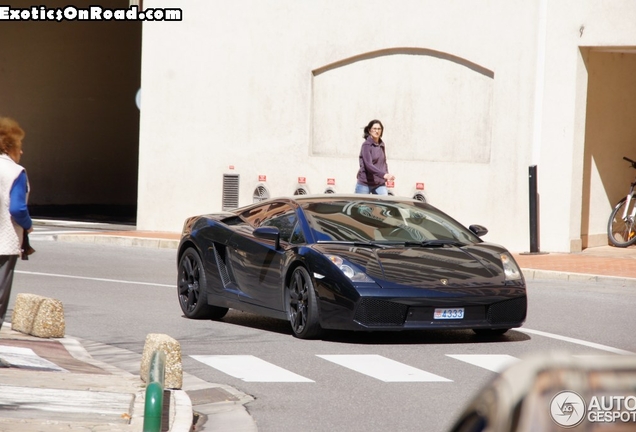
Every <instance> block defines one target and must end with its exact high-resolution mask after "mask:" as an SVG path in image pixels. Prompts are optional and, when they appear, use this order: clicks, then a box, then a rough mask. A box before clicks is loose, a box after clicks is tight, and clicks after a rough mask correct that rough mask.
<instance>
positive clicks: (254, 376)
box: [190, 355, 314, 382]
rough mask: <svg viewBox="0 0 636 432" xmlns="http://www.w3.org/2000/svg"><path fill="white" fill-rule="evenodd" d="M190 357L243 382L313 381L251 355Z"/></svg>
mask: <svg viewBox="0 0 636 432" xmlns="http://www.w3.org/2000/svg"><path fill="white" fill-rule="evenodd" d="M190 357H192V358H193V359H195V360H197V361H200V362H201V363H204V364H206V365H208V366H211V367H213V368H214V369H218V370H220V371H221V372H223V373H226V374H228V375H231V376H233V377H235V378H239V379H241V380H243V381H245V382H314V381H313V380H310V379H309V378H305V377H304V376H300V375H297V374H295V373H293V372H290V371H288V370H287V369H283V368H281V367H278V366H276V365H274V364H271V363H269V362H266V361H265V360H261V359H260V358H258V357H254V356H252V355H191V356H190Z"/></svg>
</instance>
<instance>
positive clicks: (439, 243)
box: [403, 239, 466, 247]
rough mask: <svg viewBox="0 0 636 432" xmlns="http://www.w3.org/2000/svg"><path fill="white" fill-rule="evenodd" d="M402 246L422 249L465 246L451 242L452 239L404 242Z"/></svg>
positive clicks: (457, 242)
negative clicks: (420, 247)
mask: <svg viewBox="0 0 636 432" xmlns="http://www.w3.org/2000/svg"><path fill="white" fill-rule="evenodd" d="M403 244H404V245H405V246H422V247H444V246H457V247H462V246H466V243H462V242H460V241H457V240H452V239H434V240H424V241H421V242H416V241H405V242H403Z"/></svg>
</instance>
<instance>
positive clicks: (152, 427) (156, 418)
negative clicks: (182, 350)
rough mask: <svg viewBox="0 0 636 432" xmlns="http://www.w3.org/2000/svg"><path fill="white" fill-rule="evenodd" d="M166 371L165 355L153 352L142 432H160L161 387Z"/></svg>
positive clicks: (160, 352)
mask: <svg viewBox="0 0 636 432" xmlns="http://www.w3.org/2000/svg"><path fill="white" fill-rule="evenodd" d="M165 370H166V353H165V352H163V351H159V350H158V351H155V352H154V353H153V354H152V358H151V360H150V371H149V374H148V386H147V387H146V404H145V406H144V426H143V427H144V429H143V431H144V432H160V431H161V416H162V414H163V386H164V380H165Z"/></svg>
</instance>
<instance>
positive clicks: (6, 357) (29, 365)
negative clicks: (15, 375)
mask: <svg viewBox="0 0 636 432" xmlns="http://www.w3.org/2000/svg"><path fill="white" fill-rule="evenodd" d="M0 359H2V360H3V361H4V362H6V363H8V364H9V365H11V366H15V367H19V368H25V369H44V370H54V371H58V372H68V371H67V370H66V369H64V368H61V367H59V366H58V365H56V364H55V363H53V362H50V361H48V360H47V359H45V358H42V357H40V356H39V355H37V354H36V353H35V352H34V351H33V350H32V349H31V348H23V347H14V346H6V345H0Z"/></svg>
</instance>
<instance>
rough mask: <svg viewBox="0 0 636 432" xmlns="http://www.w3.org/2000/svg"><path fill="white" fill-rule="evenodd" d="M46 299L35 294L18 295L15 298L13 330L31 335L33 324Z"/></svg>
mask: <svg viewBox="0 0 636 432" xmlns="http://www.w3.org/2000/svg"><path fill="white" fill-rule="evenodd" d="M43 300H44V297H42V296H39V295H35V294H18V295H17V296H16V298H15V305H14V307H13V315H12V316H11V330H15V331H19V332H21V333H25V334H31V331H32V330H33V322H34V321H35V316H36V314H37V312H38V309H39V308H40V303H42V301H43Z"/></svg>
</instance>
